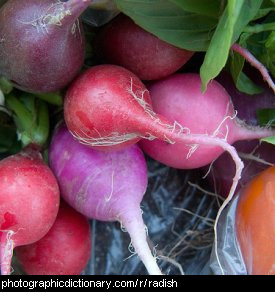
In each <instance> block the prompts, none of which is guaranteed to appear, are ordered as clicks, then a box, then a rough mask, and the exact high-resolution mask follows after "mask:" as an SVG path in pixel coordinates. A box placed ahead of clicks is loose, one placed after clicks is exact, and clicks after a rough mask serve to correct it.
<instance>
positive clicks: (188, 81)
mask: <svg viewBox="0 0 275 292" xmlns="http://www.w3.org/2000/svg"><path fill="white" fill-rule="evenodd" d="M149 91H150V94H151V97H152V103H153V108H154V110H155V111H156V112H157V113H158V114H160V115H162V116H165V117H166V118H167V119H169V120H170V121H171V122H173V121H176V124H175V131H177V128H178V129H181V130H182V131H183V132H185V133H191V134H200V135H205V136H206V137H209V136H211V137H218V138H220V139H224V140H226V141H227V142H228V143H229V144H233V143H234V142H236V141H239V140H252V139H258V138H263V137H266V136H271V135H272V134H274V131H272V130H268V129H264V128H259V127H255V128H253V127H248V126H246V125H245V124H244V122H242V121H241V120H239V119H237V117H236V113H235V111H234V108H233V104H232V102H231V99H230V96H229V95H228V93H227V92H226V90H225V89H224V88H223V87H222V86H221V85H220V84H219V83H218V82H217V81H214V80H213V81H212V82H211V83H210V84H209V85H208V87H207V90H206V91H205V93H202V92H201V80H200V77H199V75H198V74H190V73H189V74H187V73H185V74H175V75H172V76H170V77H168V78H166V79H163V80H160V81H157V82H155V83H154V84H151V85H150V86H149ZM187 144H188V143H186V142H184V141H182V142H181V143H175V144H168V143H166V142H163V141H158V140H154V141H148V140H143V141H142V142H141V143H140V145H141V147H142V149H143V150H144V151H145V152H146V153H147V154H148V155H149V156H151V157H152V158H154V159H156V160H158V161H160V162H162V163H164V164H166V165H168V166H171V167H175V168H183V169H187V168H196V167H202V166H205V165H207V164H209V163H211V162H212V161H213V160H215V159H216V158H217V157H218V156H219V155H220V154H221V153H222V152H223V149H221V148H220V147H218V146H211V147H209V146H208V145H200V146H199V145H198V144H196V145H195V144H194V145H191V146H190V144H189V145H187ZM198 146H199V147H198ZM190 149H191V150H190ZM186 158H188V159H186Z"/></svg>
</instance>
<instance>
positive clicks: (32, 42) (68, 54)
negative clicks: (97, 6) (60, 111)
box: [0, 0, 90, 92]
mask: <svg viewBox="0 0 275 292" xmlns="http://www.w3.org/2000/svg"><path fill="white" fill-rule="evenodd" d="M89 3H90V0H68V1H67V2H64V1H63V2H62V1H60V0H9V1H8V2H7V3H5V4H4V5H3V6H2V7H1V9H0V75H3V76H5V77H6V78H7V79H9V80H10V81H12V82H13V83H14V84H15V85H16V86H17V87H19V88H20V89H23V90H25V91H29V92H50V91H56V90H59V89H61V88H63V87H65V86H66V85H67V84H68V83H69V82H70V81H71V80H72V79H73V78H74V77H75V75H76V74H77V73H78V72H79V70H80V68H81V67H82V65H83V61H84V54H85V40H84V34H83V31H82V25H81V23H80V21H79V19H78V17H79V16H80V14H81V13H82V12H83V11H84V10H85V9H86V8H87V7H88V6H89Z"/></svg>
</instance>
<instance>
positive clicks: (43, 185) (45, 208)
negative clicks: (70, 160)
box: [0, 149, 59, 275]
mask: <svg viewBox="0 0 275 292" xmlns="http://www.w3.org/2000/svg"><path fill="white" fill-rule="evenodd" d="M0 202H1V204H0V229H1V231H0V241H1V244H0V263H1V274H2V275H9V274H10V267H11V258H12V254H13V248H15V247H16V246H21V245H26V244H31V243H33V242H35V241H37V240H39V239H40V238H42V237H43V236H44V235H45V234H46V233H47V232H48V231H49V229H50V228H51V226H52V225H53V223H54V221H55V218H56V215H57V212H58V208H59V188H58V184H57V181H56V179H55V177H54V176H53V174H52V172H51V170H50V169H49V167H48V166H47V165H45V164H44V162H43V161H42V158H41V156H40V154H39V153H38V152H36V151H34V150H31V149H26V150H25V151H23V152H21V153H19V154H16V155H13V156H10V157H8V158H6V159H3V160H1V161H0Z"/></svg>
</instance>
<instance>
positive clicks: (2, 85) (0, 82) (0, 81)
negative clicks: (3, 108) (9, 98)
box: [0, 77, 13, 94]
mask: <svg viewBox="0 0 275 292" xmlns="http://www.w3.org/2000/svg"><path fill="white" fill-rule="evenodd" d="M0 89H1V90H2V92H3V93H4V94H8V93H10V92H11V91H12V89H13V87H12V85H11V83H10V82H9V81H8V80H7V79H6V78H5V77H0Z"/></svg>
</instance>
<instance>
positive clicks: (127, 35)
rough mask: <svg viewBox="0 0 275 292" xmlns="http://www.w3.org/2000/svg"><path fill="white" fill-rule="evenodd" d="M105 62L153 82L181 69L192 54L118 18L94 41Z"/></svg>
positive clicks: (124, 17)
mask: <svg viewBox="0 0 275 292" xmlns="http://www.w3.org/2000/svg"><path fill="white" fill-rule="evenodd" d="M97 43H98V47H99V48H98V49H99V51H100V52H101V53H102V55H103V57H104V59H106V60H107V61H108V62H110V63H112V64H116V65H120V66H123V67H125V68H127V69H129V70H130V71H132V72H134V73H135V74H136V75H137V76H138V77H139V78H140V79H143V80H155V79H160V78H163V77H166V76H168V75H170V74H172V73H174V72H176V71H177V70H178V69H179V68H181V67H182V66H183V65H184V64H185V63H186V62H187V61H188V60H189V59H190V58H191V57H192V56H193V54H194V53H193V52H190V51H187V50H184V49H179V48H177V47H175V46H173V45H171V44H168V43H166V42H164V41H162V40H160V39H159V38H158V37H156V36H154V35H152V34H151V33H149V32H147V31H145V30H144V29H142V28H141V27H139V26H138V25H136V24H135V23H134V22H133V21H132V20H131V19H130V18H129V17H127V16H125V15H123V14H120V15H119V16H118V17H116V18H115V19H114V20H112V21H111V22H110V23H108V24H107V26H105V27H104V28H103V29H102V30H101V31H100V32H99V36H98V39H97Z"/></svg>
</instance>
